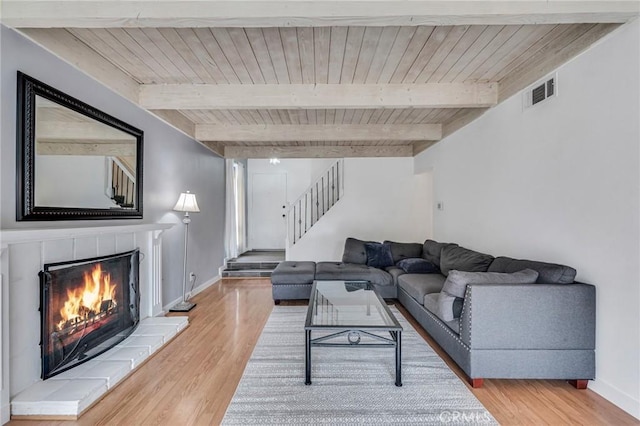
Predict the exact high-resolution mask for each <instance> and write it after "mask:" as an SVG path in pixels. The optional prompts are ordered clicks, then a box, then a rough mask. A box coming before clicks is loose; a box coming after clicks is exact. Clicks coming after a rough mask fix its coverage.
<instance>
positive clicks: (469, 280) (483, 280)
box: [442, 269, 538, 297]
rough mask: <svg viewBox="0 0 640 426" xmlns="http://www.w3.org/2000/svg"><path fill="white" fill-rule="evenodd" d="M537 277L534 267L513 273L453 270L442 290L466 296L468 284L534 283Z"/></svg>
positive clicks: (453, 294) (454, 294) (458, 295)
mask: <svg viewBox="0 0 640 426" xmlns="http://www.w3.org/2000/svg"><path fill="white" fill-rule="evenodd" d="M537 279H538V273H537V272H536V271H534V270H533V269H524V270H522V271H518V272H512V273H501V272H464V271H451V272H449V276H448V277H447V280H446V281H445V282H444V286H443V287H442V291H444V292H446V293H449V294H450V295H452V296H456V297H464V293H465V291H466V289H467V284H533V283H535V282H536V280H537Z"/></svg>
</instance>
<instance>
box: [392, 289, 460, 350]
mask: <svg viewBox="0 0 640 426" xmlns="http://www.w3.org/2000/svg"><path fill="white" fill-rule="evenodd" d="M402 291H404V290H402ZM405 293H406V292H405ZM407 296H408V297H409V298H411V300H412V301H413V302H414V303H416V304H417V305H419V303H418V302H417V301H416V300H415V299H414V298H413V297H411V296H409V295H408V294H407ZM419 306H420V307H421V309H422V310H424V311H425V312H426V314H427V315H429V316H430V317H431V318H433V319H434V320H435V322H436V323H437V324H438V325H439V326H440V327H441V328H442V329H443V330H444V331H446V332H447V333H448V334H449V335H450V336H451V337H453V338H454V339H455V340H456V341H457V342H458V343H459V344H460V345H461V346H462V348H463V349H464V350H465V351H467V352H469V351H470V350H471V349H470V348H469V346H467V345H466V344H465V343H464V342H463V341H462V339H460V335H456V334H455V333H453V332H452V331H451V329H450V328H449V327H447V326H446V325H444V324H443V322H442V320H441V319H440V318H438V316H437V315H434V314H432V313H431V312H429V310H428V309H427V308H425V307H424V306H422V305H419Z"/></svg>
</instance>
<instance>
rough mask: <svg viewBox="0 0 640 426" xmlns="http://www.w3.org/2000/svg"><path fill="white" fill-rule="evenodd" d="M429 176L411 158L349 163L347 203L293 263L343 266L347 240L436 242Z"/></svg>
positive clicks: (316, 230)
mask: <svg viewBox="0 0 640 426" xmlns="http://www.w3.org/2000/svg"><path fill="white" fill-rule="evenodd" d="M430 191H431V182H430V174H429V173H423V174H419V175H415V174H414V173H413V159H412V158H345V160H344V197H343V198H342V199H341V200H340V201H339V202H338V203H337V204H336V205H335V206H334V207H333V208H331V210H329V211H328V213H327V214H326V215H324V216H323V217H322V218H321V219H320V220H319V221H318V222H317V223H316V224H315V225H314V226H313V227H312V228H311V229H310V230H309V232H308V233H307V234H306V235H305V236H303V237H302V239H301V240H300V241H299V242H297V243H296V244H295V245H293V246H292V247H290V248H289V249H288V250H287V259H288V260H314V261H326V260H341V259H342V251H343V248H344V240H345V238H347V237H354V238H359V239H363V240H373V241H383V240H393V241H402V242H419V243H422V242H423V241H424V240H425V239H426V238H427V237H430V236H431V193H430Z"/></svg>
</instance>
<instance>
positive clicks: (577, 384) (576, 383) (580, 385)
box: [569, 380, 589, 389]
mask: <svg viewBox="0 0 640 426" xmlns="http://www.w3.org/2000/svg"><path fill="white" fill-rule="evenodd" d="M569 384H570V385H571V386H573V387H574V388H576V389H586V388H587V385H588V384H589V380H569Z"/></svg>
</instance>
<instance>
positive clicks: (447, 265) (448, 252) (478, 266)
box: [440, 245, 494, 276]
mask: <svg viewBox="0 0 640 426" xmlns="http://www.w3.org/2000/svg"><path fill="white" fill-rule="evenodd" d="M493 259H494V257H493V256H491V255H489V254H484V253H479V252H477V251H473V250H469V249H468V248H464V247H460V246H453V245H448V246H445V247H443V248H442V252H441V253H440V270H441V271H442V275H444V276H448V275H449V271H451V270H454V269H455V270H456V271H469V272H487V269H489V265H491V262H493Z"/></svg>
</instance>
